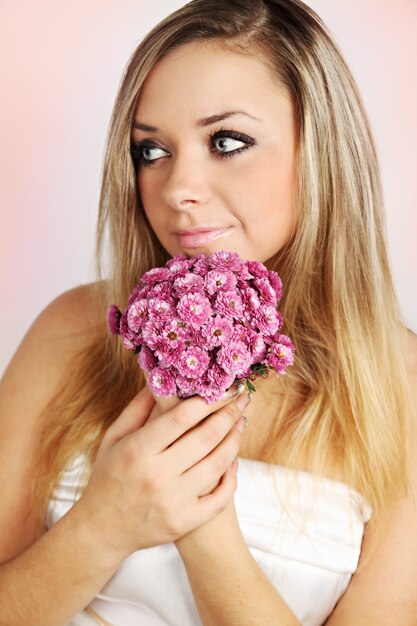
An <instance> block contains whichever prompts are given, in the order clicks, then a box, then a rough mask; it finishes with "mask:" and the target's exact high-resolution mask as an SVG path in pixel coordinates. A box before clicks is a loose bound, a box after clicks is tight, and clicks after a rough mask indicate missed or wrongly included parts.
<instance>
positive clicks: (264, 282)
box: [253, 277, 277, 307]
mask: <svg viewBox="0 0 417 626" xmlns="http://www.w3.org/2000/svg"><path fill="white" fill-rule="evenodd" d="M253 282H254V285H255V287H256V288H257V290H258V292H259V295H260V297H261V299H262V300H263V302H264V303H265V304H267V305H268V306H272V307H276V304H277V297H276V294H275V290H274V288H273V287H272V285H271V283H270V282H269V280H268V278H265V277H262V278H255V280H254V281H253Z"/></svg>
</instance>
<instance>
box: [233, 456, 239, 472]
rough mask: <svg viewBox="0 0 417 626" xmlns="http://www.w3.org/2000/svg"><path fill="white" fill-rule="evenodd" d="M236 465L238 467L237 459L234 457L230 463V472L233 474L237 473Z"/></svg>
mask: <svg viewBox="0 0 417 626" xmlns="http://www.w3.org/2000/svg"><path fill="white" fill-rule="evenodd" d="M238 467H239V463H238V460H237V459H235V460H234V461H233V463H232V472H233V474H234V475H235V476H236V474H237V469H238Z"/></svg>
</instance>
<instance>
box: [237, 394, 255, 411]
mask: <svg viewBox="0 0 417 626" xmlns="http://www.w3.org/2000/svg"><path fill="white" fill-rule="evenodd" d="M251 399H252V394H251V392H250V391H248V392H247V393H244V394H242V395H241V396H239V397H238V399H237V400H236V404H237V406H238V408H239V409H240V410H241V411H244V410H245V409H246V407H247V406H248V404H249V402H250V401H251Z"/></svg>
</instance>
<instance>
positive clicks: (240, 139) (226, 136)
mask: <svg viewBox="0 0 417 626" xmlns="http://www.w3.org/2000/svg"><path fill="white" fill-rule="evenodd" d="M208 137H209V139H210V144H211V148H210V152H214V153H217V154H218V156H219V157H220V158H228V157H229V158H230V157H233V156H235V155H236V154H240V153H241V152H244V151H245V150H247V149H248V148H250V147H251V146H253V145H255V144H256V141H255V139H253V137H249V136H248V135H244V134H243V133H238V132H236V131H235V130H224V129H220V130H219V131H216V132H210V133H209V134H208ZM228 140H229V141H228ZM230 140H231V141H230ZM236 143H240V144H242V145H241V147H240V148H239V147H235V148H233V146H234V145H236ZM216 144H217V146H216ZM227 146H229V148H230V149H229V150H227ZM230 146H231V147H230ZM225 148H226V149H225Z"/></svg>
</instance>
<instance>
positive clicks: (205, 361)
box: [108, 250, 295, 403]
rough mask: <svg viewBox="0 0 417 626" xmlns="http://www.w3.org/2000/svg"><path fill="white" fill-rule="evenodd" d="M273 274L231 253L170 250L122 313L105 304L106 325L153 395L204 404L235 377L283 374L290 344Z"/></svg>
mask: <svg viewBox="0 0 417 626" xmlns="http://www.w3.org/2000/svg"><path fill="white" fill-rule="evenodd" d="M281 292H282V284H281V280H280V278H279V276H278V274H277V273H276V272H273V271H269V270H268V269H267V268H266V267H265V265H263V264H262V263H259V262H258V261H244V260H243V259H241V258H240V257H239V255H238V254H236V253H235V252H229V251H223V250H220V251H218V252H215V253H214V254H211V255H199V256H196V257H192V258H187V257H186V256H185V255H178V256H176V257H174V258H172V259H170V260H169V261H168V262H167V263H166V264H165V266H164V267H157V268H154V269H152V270H150V271H149V272H146V273H145V274H144V275H143V277H142V279H141V281H140V283H139V284H138V285H137V286H136V287H135V288H134V289H133V291H132V293H131V294H130V297H129V300H128V305H127V308H126V310H125V311H124V312H123V313H122V312H121V311H120V310H119V309H118V307H117V306H116V305H114V304H113V305H112V306H110V308H109V309H108V323H109V327H110V330H111V331H112V332H113V333H114V334H118V335H121V337H122V338H123V342H124V345H125V346H126V348H128V349H130V350H133V351H134V353H135V354H137V355H138V361H139V364H140V366H141V367H142V369H143V370H145V372H147V377H148V384H149V386H150V388H151V389H152V391H153V393H154V394H155V395H156V396H165V397H170V396H178V397H179V398H188V397H191V396H194V395H199V396H201V397H202V398H204V399H205V400H206V402H208V403H211V402H214V401H216V400H218V399H219V398H221V396H222V395H223V393H224V392H225V391H226V390H227V389H228V388H229V387H230V386H231V385H232V384H233V383H234V382H235V381H239V382H244V383H245V384H246V386H247V388H248V390H250V391H255V387H254V385H253V381H254V380H255V379H256V378H257V377H259V376H262V377H266V376H267V375H268V373H269V371H270V370H275V371H276V372H277V374H283V373H284V372H285V370H286V368H287V367H288V366H289V365H292V364H293V362H294V350H295V348H294V345H293V344H292V342H291V341H290V339H289V338H288V337H287V336H286V335H282V334H280V329H281V326H282V321H283V320H282V316H281V314H280V312H279V311H278V308H277V304H278V301H279V300H280V298H281Z"/></svg>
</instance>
